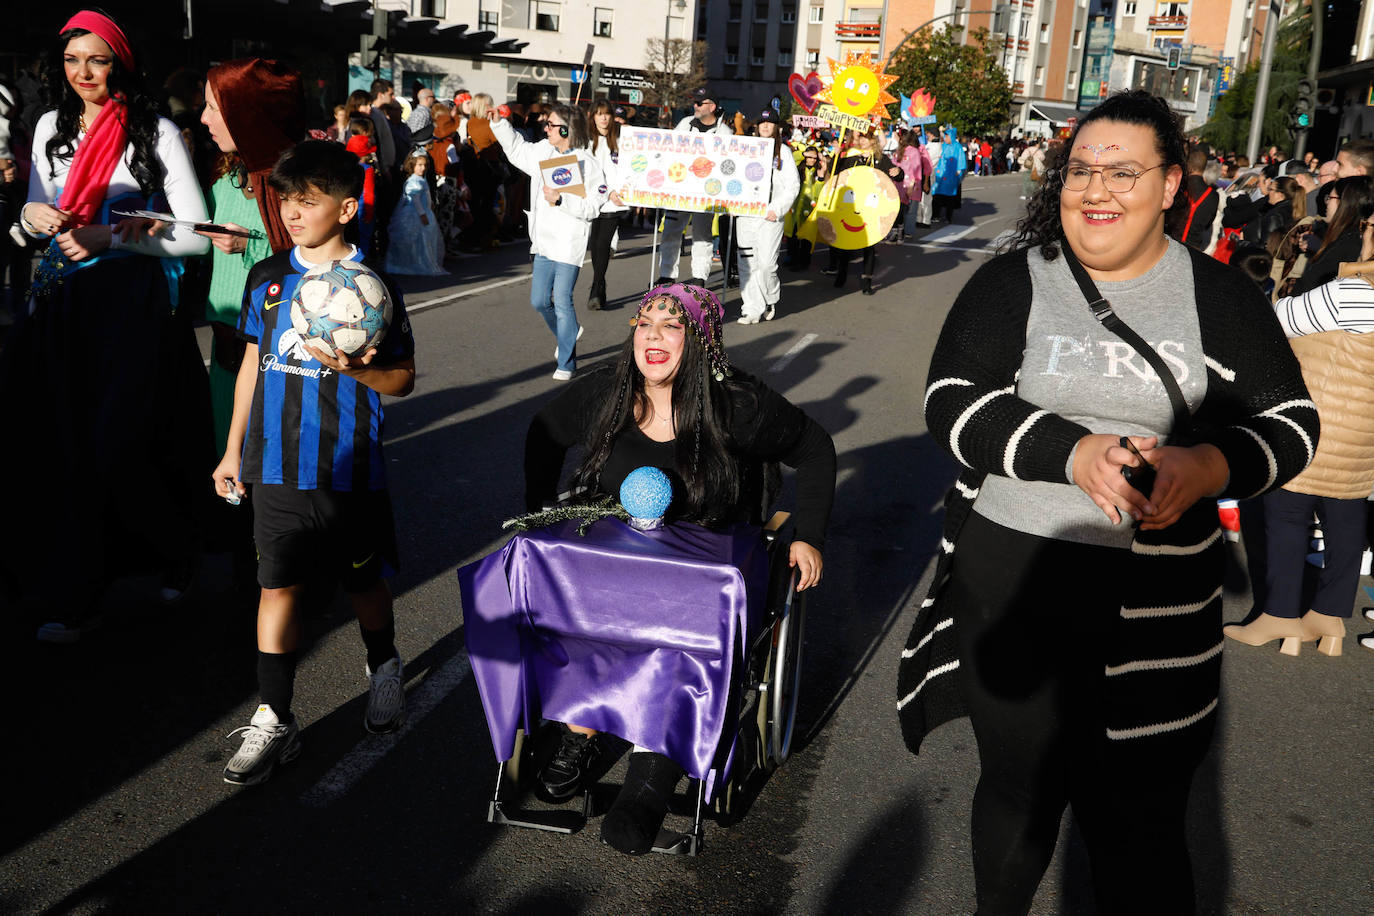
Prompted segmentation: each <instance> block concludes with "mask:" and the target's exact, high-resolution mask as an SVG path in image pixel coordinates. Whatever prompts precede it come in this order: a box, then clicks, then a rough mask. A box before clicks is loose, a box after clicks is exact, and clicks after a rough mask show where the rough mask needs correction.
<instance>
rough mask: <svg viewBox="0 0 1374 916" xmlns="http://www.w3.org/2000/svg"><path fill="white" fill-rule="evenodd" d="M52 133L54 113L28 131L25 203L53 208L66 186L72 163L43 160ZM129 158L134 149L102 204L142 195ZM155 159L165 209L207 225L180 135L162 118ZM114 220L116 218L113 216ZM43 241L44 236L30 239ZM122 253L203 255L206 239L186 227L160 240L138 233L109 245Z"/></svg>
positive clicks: (117, 168)
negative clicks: (159, 167)
mask: <svg viewBox="0 0 1374 916" xmlns="http://www.w3.org/2000/svg"><path fill="white" fill-rule="evenodd" d="M56 130H57V112H56V111H49V112H47V113H46V114H44V115H43V116H42V117H41V118H39V119H38V124H37V126H36V127H35V128H34V132H33V169H32V171H31V174H30V176H29V203H43V204H49V205H51V206H54V207H55V206H57V199H58V197H59V196H60V194H61V191H62V186H63V184H64V183H65V182H66V179H67V172H68V171H69V170H70V169H71V164H72V160H71V159H58V160H57V161H56V162H54V163H51V164H50V163H49V161H48V159H47V147H48V141H49V140H50V139H52V136H53V134H54V133H56ZM83 139H84V135H83V136H82V137H78V138H77V139H76V142H75V143H74V144H73V148H74V149H75V148H79V147H80V145H81V141H82V140H83ZM132 158H133V145H132V144H130V145H129V147H128V148H127V149H126V150H125V151H124V156H123V157H122V158H121V159H120V161H119V165H117V166H115V170H114V174H113V175H111V176H110V186H109V191H108V192H106V195H105V199H106V200H107V201H108V200H112V199H114V198H117V197H120V196H122V195H125V194H137V195H140V196H141V195H142V193H143V192H142V191H141V190H139V187H138V182H137V181H135V180H134V174H133V172H132V171H130V169H129V162H130V160H131V159H132ZM157 158H158V161H159V162H161V163H162V168H163V172H164V175H163V178H162V193H163V194H164V195H165V196H166V198H167V207H168V209H170V210H171V211H172V215H173V216H175V217H176V218H177V219H188V220H194V221H196V222H209V221H210V215H209V212H208V211H207V210H206V209H205V197H204V195H202V194H201V192H200V182H199V181H197V180H196V171H195V168H194V167H192V165H191V156H190V154H189V153H188V152H187V151H186V144H185V143H184V142H182V139H181V131H180V130H179V129H178V128H177V126H176V125H175V124H173V123H172V122H171V121H169V120H167V119H166V118H158V121H157ZM112 219H113V221H116V222H117V221H118V220H119V217H112ZM34 238H43V236H41V235H39V236H34ZM111 247H112V248H119V249H121V250H124V251H135V252H138V253H139V254H147V255H152V256H154V257H161V258H180V257H188V256H190V255H197V254H205V253H206V252H208V251H209V250H210V240H209V239H207V238H205V237H204V236H202V235H196V234H195V233H194V232H192V231H191V229H190V227H187V226H169V227H168V228H167V229H166V230H165V231H164V232H163V233H162V234H161V235H160V236H157V237H149V236H148V235H146V234H142V233H140V234H139V235H138V236H137V237H136V238H135V237H131V238H130V239H129V241H128V242H127V243H123V244H120V243H119V242H118V239H116V240H115V243H114V244H113V245H112V246H111Z"/></svg>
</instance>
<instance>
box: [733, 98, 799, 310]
mask: <svg viewBox="0 0 1374 916" xmlns="http://www.w3.org/2000/svg"><path fill="white" fill-rule="evenodd" d="M756 129H757V131H758V135H759V136H760V137H764V138H771V139H772V140H773V174H772V191H771V192H770V194H769V195H768V210H767V211H766V212H765V213H764V215H763V216H741V217H739V218H738V219H736V220H735V250H736V251H738V252H739V282H740V287H741V288H742V290H743V300H744V301H743V303H742V309H741V310H742V311H743V314H742V315H741V316H740V319H739V323H740V324H757V323H758V322H759V321H761V320H762V321H771V320H772V318H773V315H774V314H775V312H776V310H777V306H778V299H780V298H781V297H782V284H781V283H779V282H778V249H780V248H781V247H782V235H783V222H782V220H783V217H784V216H786V215H787V211H788V210H790V209H791V208H792V203H793V201H795V200H796V199H797V191H798V190H800V188H801V179H800V178H799V177H798V176H797V163H796V160H795V159H793V158H792V150H791V148H789V147H788V145H787V144H786V143H783V142H782V137H781V135H780V133H779V132H780V131H781V130H782V128H781V126H780V125H779V124H778V113H777V112H775V111H774V110H773V109H771V108H765V109H764V111H763V113H762V114H760V115H759V119H758V126H757V128H756Z"/></svg>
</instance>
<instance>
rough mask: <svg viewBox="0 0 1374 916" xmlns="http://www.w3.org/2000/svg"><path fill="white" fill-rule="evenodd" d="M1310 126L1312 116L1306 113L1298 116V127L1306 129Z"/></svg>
mask: <svg viewBox="0 0 1374 916" xmlns="http://www.w3.org/2000/svg"><path fill="white" fill-rule="evenodd" d="M1311 126H1312V116H1311V115H1310V114H1308V113H1307V112H1303V113H1302V114H1300V115H1298V127H1300V128H1308V127H1311Z"/></svg>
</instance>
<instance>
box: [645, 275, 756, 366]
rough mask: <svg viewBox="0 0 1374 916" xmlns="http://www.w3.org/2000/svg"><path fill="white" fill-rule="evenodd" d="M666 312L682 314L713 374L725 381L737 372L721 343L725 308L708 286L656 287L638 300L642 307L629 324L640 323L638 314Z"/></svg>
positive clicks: (683, 284)
mask: <svg viewBox="0 0 1374 916" xmlns="http://www.w3.org/2000/svg"><path fill="white" fill-rule="evenodd" d="M652 311H666V312H667V313H668V314H669V315H671V316H673V317H674V318H677V317H681V318H682V319H683V320H684V322H685V323H686V325H687V327H688V328H689V329H690V330H691V332H692V335H693V336H694V337H696V339H697V342H698V343H699V344H701V349H702V350H703V351H704V352H705V354H706V362H707V364H708V365H709V366H710V368H711V375H712V377H714V378H715V380H716V381H718V382H722V381H724V380H725V379H726V378H727V377H728V376H731V375H733V374H734V372H733V371H732V370H731V368H730V361H729V359H728V358H727V357H726V356H725V346H724V344H723V342H722V337H721V332H722V321H723V320H724V318H725V307H724V306H722V305H721V304H720V300H719V299H717V298H716V295H715V293H713V292H711V291H710V290H709V289H705V288H703V287H700V286H695V285H692V284H688V283H672V284H666V285H664V286H656V287H654V288H653V289H651V290H649V292H648V293H646V294H645V295H644V298H643V299H641V300H639V309H638V311H636V312H635V314H634V317H632V318H631V319H630V327H632V328H633V327H635V326H637V325H638V324H639V316H640V315H643V314H644V313H645V312H652Z"/></svg>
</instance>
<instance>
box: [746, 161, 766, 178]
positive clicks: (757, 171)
mask: <svg viewBox="0 0 1374 916" xmlns="http://www.w3.org/2000/svg"><path fill="white" fill-rule="evenodd" d="M744 177H745V178H748V179H749V180H750V181H763V163H761V162H751V163H749V164H748V165H746V166H745V167H744Z"/></svg>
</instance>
